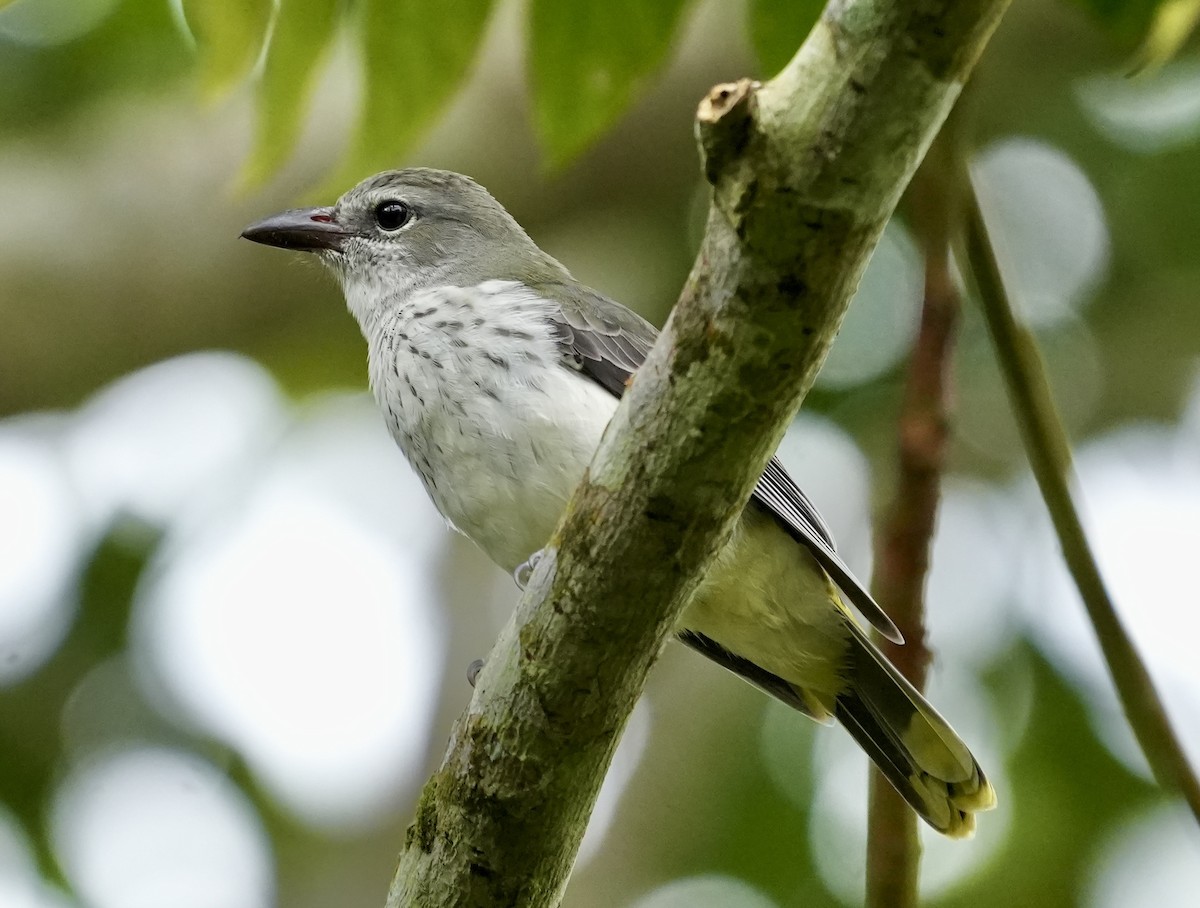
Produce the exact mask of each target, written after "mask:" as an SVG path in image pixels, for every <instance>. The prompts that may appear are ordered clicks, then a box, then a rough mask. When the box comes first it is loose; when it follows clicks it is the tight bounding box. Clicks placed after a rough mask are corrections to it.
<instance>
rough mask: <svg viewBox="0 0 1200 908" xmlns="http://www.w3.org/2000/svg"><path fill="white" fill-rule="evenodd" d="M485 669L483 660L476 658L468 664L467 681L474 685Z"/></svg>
mask: <svg viewBox="0 0 1200 908" xmlns="http://www.w3.org/2000/svg"><path fill="white" fill-rule="evenodd" d="M482 670H483V660H482V659H476V660H475V661H473V662H472V663H471V664H470V665H468V666H467V683H468V684H470V685H471V686H472V687H474V686H475V681H476V679H477V678H478V677H479V673H480V672H481V671H482Z"/></svg>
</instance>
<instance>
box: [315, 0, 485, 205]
mask: <svg viewBox="0 0 1200 908" xmlns="http://www.w3.org/2000/svg"><path fill="white" fill-rule="evenodd" d="M491 7H492V2H491V0H440V2H438V3H430V2H428V0H367V3H366V9H365V15H364V17H363V23H362V27H363V50H364V57H365V61H364V62H365V68H366V83H367V84H366V98H365V100H364V103H363V109H362V113H361V119H360V122H359V125H358V130H357V133H356V135H355V138H354V142H353V145H352V147H351V151H350V154H349V155H348V157H347V159H346V161H345V163H344V164H343V165H342V167H341V168H340V169H339V170H338V173H337V175H336V176H335V177H334V178H333V179H332V180H331V181H330V182H331V184H333V186H334V188H335V190H344V189H346V188H347V187H348V186H349V185H350V184H352V183H353V182H355V181H357V180H360V179H362V178H363V177H365V176H368V175H369V174H371V173H374V172H375V171H377V170H383V169H386V168H388V167H392V166H395V164H396V162H397V161H398V160H399V158H400V156H401V155H402V154H403V153H404V152H405V151H407V150H408V149H409V148H410V147H411V146H412V144H413V142H414V141H415V140H416V139H417V138H418V137H419V136H420V135H421V134H422V133H423V132H424V131H425V130H426V129H428V128H429V126H430V125H431V124H432V123H433V121H434V118H435V117H436V115H437V114H438V113H439V112H440V111H441V110H442V108H443V107H444V106H445V105H446V102H448V101H449V100H450V98H451V97H453V95H454V93H455V91H456V90H457V89H458V87H459V85H460V83H461V82H462V81H463V78H464V77H465V76H466V74H467V70H468V68H469V67H470V65H471V62H472V61H473V60H474V59H475V54H476V50H477V49H478V47H479V43H480V41H481V39H482V38H483V33H484V26H485V25H486V24H487V19H488V13H489V12H490V10H491Z"/></svg>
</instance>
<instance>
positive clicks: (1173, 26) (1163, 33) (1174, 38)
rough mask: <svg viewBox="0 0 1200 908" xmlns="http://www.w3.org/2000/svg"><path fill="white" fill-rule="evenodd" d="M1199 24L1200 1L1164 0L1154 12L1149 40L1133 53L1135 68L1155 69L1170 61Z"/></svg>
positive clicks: (1140, 70)
mask: <svg viewBox="0 0 1200 908" xmlns="http://www.w3.org/2000/svg"><path fill="white" fill-rule="evenodd" d="M1198 24H1200V0H1163V2H1162V3H1161V4H1160V5H1159V7H1158V9H1157V10H1156V11H1155V13H1154V19H1153V21H1152V22H1151V23H1150V31H1149V32H1148V33H1147V35H1146V40H1145V41H1144V42H1142V46H1141V48H1140V49H1139V50H1138V52H1137V54H1135V55H1134V61H1133V69H1134V71H1136V72H1142V71H1146V70H1155V69H1158V68H1159V67H1160V66H1162V65H1163V64H1165V63H1168V62H1170V60H1171V58H1172V57H1174V56H1175V55H1176V54H1177V53H1179V49H1180V48H1181V47H1183V43H1184V42H1185V41H1187V39H1188V38H1189V37H1191V35H1192V33H1193V32H1195V31H1196V26H1197V25H1198Z"/></svg>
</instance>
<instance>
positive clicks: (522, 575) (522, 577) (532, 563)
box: [513, 549, 544, 589]
mask: <svg viewBox="0 0 1200 908" xmlns="http://www.w3.org/2000/svg"><path fill="white" fill-rule="evenodd" d="M543 554H544V553H543V551H542V550H541V549H539V550H538V551H536V552H534V553H533V554H532V555H530V556H529V557H528V558H527V559H526V560H525V561H522V562H521V563H520V564H518V565H517V569H516V570H515V571H513V580H515V581H517V586H519V587H520V588H521V589H525V587H527V586H529V580H530V578H531V577H533V572H534V571H535V570H537V566H538V563H539V562H540V561H541V560H542V555H543Z"/></svg>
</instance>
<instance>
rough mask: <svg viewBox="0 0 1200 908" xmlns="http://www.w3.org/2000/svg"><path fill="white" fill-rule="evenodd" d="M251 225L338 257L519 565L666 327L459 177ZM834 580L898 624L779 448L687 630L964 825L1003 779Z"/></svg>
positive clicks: (409, 425)
mask: <svg viewBox="0 0 1200 908" xmlns="http://www.w3.org/2000/svg"><path fill="white" fill-rule="evenodd" d="M242 236H244V237H245V238H247V239H250V240H253V241H255V242H258V243H265V244H267V245H271V246H280V247H283V248H285V249H299V250H304V251H306V252H314V253H316V254H317V255H318V256H319V257H320V258H321V259H322V260H323V261H324V262H325V263H326V264H327V265H329V266H330V268H331V269H332V270H333V272H334V273H335V274H336V275H337V277H338V279H339V280H340V281H341V285H342V289H343V291H344V293H345V297H346V303H347V305H348V307H349V309H350V311H351V313H353V315H354V316H355V318H356V319H357V320H358V323H359V325H360V326H361V328H362V332H363V335H364V337H365V338H366V340H367V344H368V348H369V372H370V382H371V388H372V390H373V392H374V395H375V399H376V401H377V402H378V403H379V407H380V409H381V410H382V412H383V416H384V418H385V419H386V421H387V425H388V428H389V429H390V430H391V433H392V435H393V437H394V438H395V439H396V442H397V443H398V444H399V445H400V448H401V450H402V451H403V452H404V454H405V456H406V457H407V458H408V460H409V462H410V463H411V464H412V466H413V468H414V469H415V470H416V471H417V473H418V474H419V475H420V477H421V479H422V481H423V482H424V484H425V488H426V489H427V490H428V492H429V495H430V497H431V498H432V499H433V501H434V504H436V505H437V508H438V510H439V511H441V513H442V514H443V516H445V518H446V519H447V520H448V521H449V522H450V523H451V524H452V525H453V526H454V527H456V528H457V529H458V530H459V531H461V532H462V533H464V534H465V535H467V536H468V537H470V538H471V539H472V540H474V542H475V543H476V544H477V545H478V546H479V547H480V548H482V549H483V551H484V552H486V553H487V554H488V555H489V556H490V557H491V558H492V560H493V561H495V562H496V563H497V564H498V565H500V566H501V567H503V568H504V569H505V570H507V571H510V572H511V571H514V570H516V569H517V568H518V566H520V565H522V564H523V563H524V562H525V561H526V560H527V559H528V558H529V557H530V555H531V554H533V553H535V552H537V551H539V550H540V549H542V548H543V547H544V546H545V545H546V543H547V542H548V541H549V539H550V536H551V534H552V532H553V530H554V528H555V525H556V524H557V522H558V519H559V517H560V516H561V515H562V513H563V511H564V509H565V507H566V504H567V499H568V498H569V497H570V495H571V493H572V491H573V490H574V488H575V486H576V485H577V484H578V482H579V481H580V479H581V478H582V477H583V473H584V470H585V468H586V467H587V465H588V463H589V462H590V460H591V458H592V454H593V453H594V452H595V450H596V447H597V445H598V444H599V442H600V435H601V433H602V432H603V430H604V427H605V425H606V424H607V423H608V420H609V418H610V417H611V416H612V414H613V411H614V410H615V409H616V407H617V399H618V398H619V397H620V396H621V394H622V392H623V391H624V389H625V383H626V381H627V380H628V379H629V378H630V376H631V375H632V374H633V373H634V371H635V370H636V369H637V368H638V366H640V365H641V363H642V361H643V360H644V359H645V357H646V354H647V352H648V351H649V349H650V346H651V344H653V343H654V338H655V334H656V332H655V330H654V328H653V327H651V325H650V324H649V323H648V322H646V321H645V320H643V319H642V318H641V317H640V316H638V315H636V314H635V313H634V312H632V311H631V310H629V309H626V308H625V307H624V306H622V305H620V304H619V303H616V302H614V301H612V300H610V299H608V298H606V297H604V296H602V295H601V294H599V293H597V292H596V291H595V290H591V289H589V288H587V287H585V286H583V285H582V284H580V283H579V282H578V281H577V280H575V279H574V278H573V277H571V275H570V273H569V272H568V271H567V269H566V268H564V267H563V266H562V265H561V264H559V263H558V262H557V261H556V260H555V259H553V258H551V257H550V256H549V255H547V254H546V253H545V252H543V251H542V250H541V249H539V248H538V247H537V245H535V244H534V242H533V240H531V239H530V238H529V236H528V235H526V233H525V231H524V230H523V229H521V226H520V225H519V224H518V223H517V222H516V221H515V220H514V219H513V218H512V216H511V215H509V213H508V212H507V211H505V209H504V208H503V206H501V205H500V203H499V202H497V201H496V200H495V199H494V198H492V196H491V195H490V194H489V193H488V192H487V190H485V189H484V188H483V187H482V186H480V185H479V184H477V183H475V182H474V181H473V180H471V179H469V178H468V177H465V176H462V175H460V174H456V173H449V172H446V171H439V170H427V169H410V170H397V171H389V172H386V173H381V174H378V175H377V176H374V177H371V178H369V179H367V180H364V181H363V182H362V183H360V184H359V185H358V186H355V187H354V188H353V189H351V190H350V191H349V192H347V193H346V194H345V195H343V196H342V197H341V198H340V199H339V200H338V202H337V204H336V205H334V206H333V207H330V208H308V209H297V210H292V211H286V212H284V213H282V214H279V215H276V216H274V217H271V218H267V219H266V220H263V221H260V222H259V223H256V224H253V225H251V226H250V227H247V228H246V230H245V231H244V232H243V233H242ZM843 596H844V597H845V598H846V599H848V600H849V602H850V603H852V604H853V605H854V606H855V607H856V608H857V609H858V611H859V612H860V613H861V614H862V615H863V616H864V617H865V618H866V619H867V620H868V621H869V622H870V623H871V624H872V625H874V626H875V627H876V628H878V629H879V630H880V631H881V632H882V633H883V634H884V635H886V636H888V637H889V638H891V639H893V640H897V641H899V639H900V637H899V634H898V632H897V630H896V628H895V625H893V624H892V622H891V621H890V620H889V619H888V618H887V616H886V615H885V614H884V613H883V612H882V611H881V610H880V608H879V606H878V605H876V603H875V601H874V600H873V599H872V598H871V596H870V594H869V593H868V592H867V591H866V589H864V588H863V586H862V584H861V583H859V582H858V580H856V579H855V578H854V576H853V575H852V574H851V573H850V571H849V569H848V568H847V567H846V566H845V564H843V562H842V560H841V558H839V557H838V554H837V552H836V550H835V547H834V542H833V537H832V535H831V534H830V532H829V528H828V527H827V526H826V524H825V522H824V520H822V518H821V516H820V515H819V514H818V513H817V511H816V509H815V508H814V507H813V505H812V503H811V502H810V501H809V500H808V498H807V497H805V495H804V493H803V492H801V491H800V489H799V488H798V487H797V486H796V484H795V483H794V482H793V481H792V479H791V478H790V477H789V476H788V474H787V473H786V472H785V471H784V469H783V467H782V465H781V464H780V463H779V461H778V460H772V461H771V462H770V464H769V465H768V466H767V469H766V472H764V473H763V476H762V478H761V479H760V480H759V483H758V486H757V488H756V490H755V493H754V497H753V499H752V500H751V502H750V504H749V505H748V506H747V507H746V510H745V512H744V513H743V514H742V517H741V520H740V523H739V525H738V528H737V530H736V532H735V533H734V535H733V537H732V538H731V540H730V541H729V543H728V544H727V546H726V548H725V550H724V551H723V552H722V553H721V554H720V555H719V556H718V558H717V560H716V562H715V564H714V565H713V567H712V569H711V570H710V572H709V574H708V576H707V578H706V579H705V581H704V582H703V583H702V585H701V587H700V589H699V591H698V592H697V593H696V595H695V597H694V598H693V600H692V602H691V603H690V604H689V605H688V607H687V608H686V609H685V611H684V613H683V616H682V617H681V619H680V625H679V629H678V635H679V639H680V640H682V641H683V642H684V643H685V644H687V645H688V646H689V647H691V648H693V649H695V650H698V651H699V652H701V653H703V654H704V655H706V656H708V657H709V658H711V659H713V660H714V661H715V662H717V663H719V664H720V665H722V666H724V667H725V668H727V669H729V670H730V671H732V672H734V673H735V674H737V675H740V676H741V677H742V678H744V679H746V680H747V681H749V682H750V683H752V684H754V685H756V686H757V687H759V688H761V689H762V690H764V691H766V692H767V693H769V694H771V695H773V696H775V697H778V698H779V699H780V700H782V701H783V702H784V703H786V704H788V705H789V706H791V707H794V708H795V709H797V710H799V711H800V712H802V713H804V714H806V715H808V716H810V717H812V718H814V719H817V720H818V721H829V720H830V719H831V718H836V719H837V720H838V721H840V722H841V723H842V724H843V725H844V726H845V727H846V729H847V730H848V731H849V732H850V734H851V735H852V736H853V737H854V739H855V740H856V741H857V742H858V743H859V745H860V746H861V747H862V748H863V750H865V751H866V752H867V754H868V755H869V756H870V758H871V759H872V760H874V761H875V763H876V764H877V765H878V766H879V768H880V769H881V770H882V771H883V774H884V775H885V776H886V777H887V778H888V779H889V780H890V781H891V783H892V784H893V785H894V786H895V787H896V789H897V790H898V791H899V792H900V794H901V795H902V796H903V797H904V798H905V800H906V801H908V803H909V804H911V805H912V807H913V809H914V810H916V812H917V813H918V814H920V816H921V817H923V818H924V819H925V820H926V821H927V822H928V823H929V824H930V825H931V826H933V827H934V828H935V829H937V830H938V831H940V832H943V833H945V834H947V835H950V836H966V835H969V834H970V833H971V831H972V830H973V828H974V824H975V818H974V814H975V812H977V811H980V810H986V809H988V808H990V807H992V806H993V804H994V803H995V795H994V793H993V791H992V788H991V786H990V785H989V784H988V782H987V780H986V778H985V777H984V774H983V772H982V770H980V768H979V764H978V763H976V761H975V758H974V757H973V756H972V755H971V752H970V751H969V750H968V749H967V747H966V745H965V744H963V742H962V740H961V739H960V738H959V737H958V735H956V734H955V733H954V730H953V729H951V727H950V726H949V725H948V724H947V723H946V721H945V720H944V719H943V718H942V717H941V716H940V715H938V714H937V712H936V711H935V710H934V709H933V707H932V706H930V705H929V704H928V703H927V702H926V701H925V699H924V698H923V697H922V696H921V695H920V694H919V693H918V692H917V691H916V690H915V689H914V688H913V687H912V685H911V684H909V683H908V681H906V680H905V679H904V678H903V677H902V676H901V675H900V673H899V672H898V671H896V669H895V668H894V667H893V666H892V665H891V664H890V663H889V662H888V661H887V659H886V657H884V655H883V654H882V653H881V652H880V651H879V650H878V649H877V648H876V647H875V646H874V645H873V644H872V643H871V641H870V640H869V639H868V638H867V636H866V634H865V632H864V631H863V629H862V628H861V627H860V626H859V624H858V623H857V622H856V620H855V619H854V617H852V615H851V614H850V612H849V611H848V610H847V608H846V606H845V605H844V604H843V599H842V597H843Z"/></svg>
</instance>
